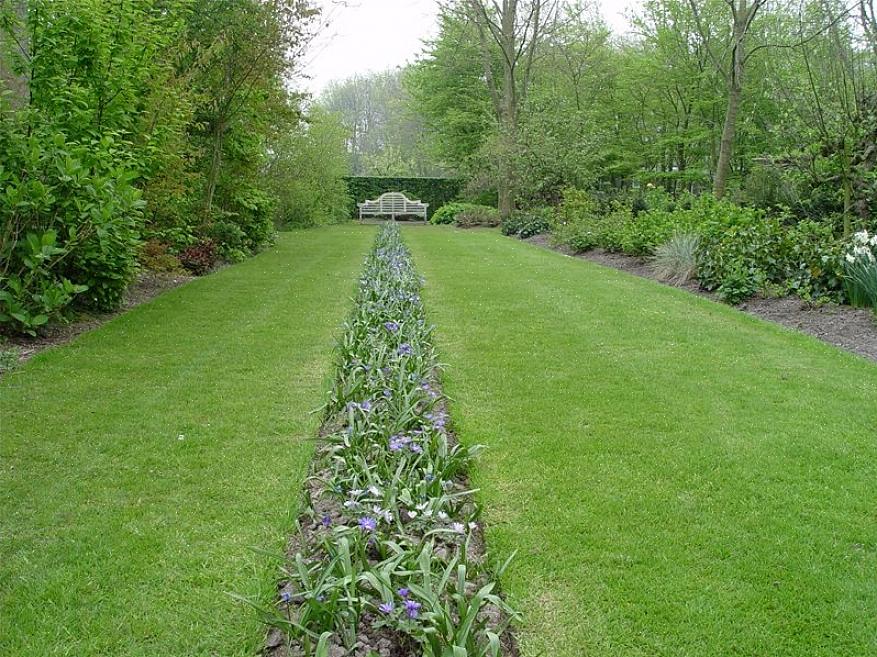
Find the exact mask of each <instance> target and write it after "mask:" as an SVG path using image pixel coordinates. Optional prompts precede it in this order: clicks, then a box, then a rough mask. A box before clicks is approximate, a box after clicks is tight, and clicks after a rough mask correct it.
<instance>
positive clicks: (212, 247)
mask: <svg viewBox="0 0 877 657" xmlns="http://www.w3.org/2000/svg"><path fill="white" fill-rule="evenodd" d="M216 261H217V253H216V244H214V243H213V240H203V241H201V242H198V244H195V245H193V246H190V247H188V248H186V249H185V250H184V251H183V252H182V253H180V262H181V263H182V265H183V267H185V268H186V269H188V270H189V271H190V272H192V273H193V274H195V275H196V276H203V275H204V274H206V273H208V272H210V270H211V269H213V268H214V267H215V266H216Z"/></svg>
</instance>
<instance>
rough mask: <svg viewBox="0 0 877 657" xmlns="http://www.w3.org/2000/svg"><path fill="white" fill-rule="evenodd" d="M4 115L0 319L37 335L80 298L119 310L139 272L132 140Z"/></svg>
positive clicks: (139, 222)
mask: <svg viewBox="0 0 877 657" xmlns="http://www.w3.org/2000/svg"><path fill="white" fill-rule="evenodd" d="M2 118H3V120H2V122H0V150H2V152H3V161H2V165H0V186H2V188H3V191H2V193H0V215H2V216H3V217H4V218H5V221H4V223H3V226H2V227H0V256H2V257H0V259H2V262H3V265H2V270H0V291H2V297H3V301H2V305H0V323H2V324H7V325H8V326H10V328H12V329H13V330H23V331H26V332H28V333H33V332H34V331H35V329H36V328H38V327H39V326H43V325H45V324H47V323H48V322H49V321H52V320H56V319H59V318H61V316H62V315H63V312H64V309H65V308H66V307H67V306H68V305H69V304H70V303H71V302H72V301H73V299H74V297H77V296H78V298H79V299H80V300H81V301H82V303H84V304H85V305H88V306H90V307H93V308H96V309H99V310H110V309H112V308H115V307H116V306H117V305H118V303H119V302H120V300H121V297H122V294H123V292H124V290H125V287H126V286H127V285H128V283H129V282H130V281H131V280H132V278H133V276H134V272H135V270H136V256H137V251H138V248H139V228H140V226H141V225H142V214H141V209H142V205H143V203H142V201H141V200H140V193H139V191H138V190H137V189H136V188H135V187H134V185H133V175H132V173H131V171H130V169H129V168H127V166H126V158H125V152H126V148H127V144H125V143H124V142H120V141H118V140H116V139H114V138H112V137H104V138H102V139H90V140H87V141H84V142H76V141H72V140H70V139H69V138H68V137H67V136H66V135H65V134H63V133H61V132H56V131H54V130H52V129H50V128H48V127H42V126H37V127H34V126H31V125H30V122H29V120H28V116H24V117H17V116H13V115H12V114H9V113H7V114H6V115H4V116H3V117H2ZM86 290H87V294H83V293H84V292H86Z"/></svg>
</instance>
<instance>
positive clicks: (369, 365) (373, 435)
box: [248, 224, 517, 657]
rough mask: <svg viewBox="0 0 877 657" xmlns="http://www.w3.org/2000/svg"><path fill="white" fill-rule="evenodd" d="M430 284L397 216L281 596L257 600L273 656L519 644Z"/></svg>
mask: <svg viewBox="0 0 877 657" xmlns="http://www.w3.org/2000/svg"><path fill="white" fill-rule="evenodd" d="M421 285H422V280H421V279H420V278H419V276H418V275H417V273H416V272H415V270H414V268H413V265H412V263H411V258H410V255H409V253H408V251H407V249H406V248H405V246H404V245H403V244H402V241H401V236H400V233H399V229H398V226H397V225H396V224H387V225H385V226H384V227H383V228H382V229H381V231H380V232H379V234H378V237H377V239H376V243H375V247H374V250H373V251H372V253H371V254H370V255H369V256H368V258H367V260H366V264H365V270H364V274H363V276H362V278H361V279H360V288H359V293H358V296H357V299H356V304H355V308H354V310H353V312H352V314H351V316H350V319H349V320H348V321H347V323H346V324H345V326H344V330H343V334H342V337H341V339H340V341H339V344H338V348H337V372H336V375H335V379H334V383H333V385H332V388H331V392H330V394H329V399H328V401H327V403H326V405H325V407H324V423H323V426H322V429H321V431H320V446H319V448H318V450H317V455H316V458H315V460H314V464H313V467H312V474H311V476H310V477H309V478H308V480H307V483H306V485H305V495H304V497H305V499H304V502H303V506H302V508H303V512H302V514H301V515H300V517H299V519H298V523H297V524H298V527H297V529H298V531H297V533H296V535H295V536H294V537H293V538H292V539H291V541H290V545H289V550H288V560H287V562H286V565H285V566H284V568H283V576H282V579H281V582H280V586H279V600H278V604H277V606H274V607H270V608H265V607H261V606H259V605H256V604H253V603H250V604H253V606H255V607H256V608H257V609H258V610H259V612H260V613H261V615H262V617H263V620H264V621H265V622H266V623H267V624H268V625H269V626H270V628H271V629H270V630H269V633H268V638H267V641H266V653H267V654H269V655H273V656H275V657H281V656H282V657H291V656H295V657H298V656H300V655H301V656H310V655H316V656H317V657H330V656H336V655H337V656H340V655H354V656H355V657H371V656H373V655H380V656H381V657H402V656H407V655H412V656H413V655H425V656H426V657H449V656H453V657H466V656H468V657H498V656H499V655H501V654H502V655H514V654H517V653H516V649H515V644H514V640H513V637H512V635H511V633H510V631H509V627H510V624H511V622H512V620H513V619H514V618H515V617H516V614H515V613H514V612H513V611H512V610H511V609H510V608H509V607H508V606H507V605H506V604H505V603H504V602H503V600H502V599H501V598H500V596H499V595H498V591H497V583H496V579H497V578H498V577H499V575H500V574H501V573H502V571H503V570H504V568H505V565H503V566H502V567H500V568H498V569H496V570H494V569H493V568H492V566H491V564H490V563H489V560H488V559H487V556H486V553H485V550H484V542H483V535H482V528H481V526H480V523H479V517H480V509H479V508H478V505H477V504H476V503H475V501H474V499H473V497H472V495H473V493H474V492H475V491H473V490H470V489H469V486H468V479H467V474H466V473H467V468H468V465H469V463H470V461H471V459H472V458H473V457H474V456H475V455H476V454H477V453H478V452H479V451H480V449H481V448H480V446H471V447H467V446H463V445H461V444H459V443H458V442H457V441H456V439H455V436H454V434H453V432H452V431H451V430H450V429H449V426H448V423H449V418H448V414H447V410H446V400H445V398H444V397H443V395H442V393H441V392H440V389H439V380H438V379H439V376H438V374H439V365H438V361H437V358H436V352H435V349H434V347H433V344H432V339H431V336H432V332H433V327H432V326H429V325H427V323H426V318H425V315H424V309H423V305H422V302H421V298H420V287H421ZM506 565H507V563H506ZM248 602H249V601H248Z"/></svg>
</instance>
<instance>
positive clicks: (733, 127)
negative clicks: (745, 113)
mask: <svg viewBox="0 0 877 657" xmlns="http://www.w3.org/2000/svg"><path fill="white" fill-rule="evenodd" d="M742 97H743V89H742V88H741V86H740V85H739V84H733V85H731V88H730V89H729V90H728V109H727V111H726V112H725V125H724V127H723V128H722V141H721V142H720V144H719V160H718V162H717V163H716V177H715V179H714V180H713V194H714V195H715V197H716V198H717V199H721V198H724V196H725V192H726V191H727V187H728V176H729V175H730V173H731V154H732V153H733V151H734V139H735V137H736V135H737V115H738V114H739V112H740V101H741V99H742Z"/></svg>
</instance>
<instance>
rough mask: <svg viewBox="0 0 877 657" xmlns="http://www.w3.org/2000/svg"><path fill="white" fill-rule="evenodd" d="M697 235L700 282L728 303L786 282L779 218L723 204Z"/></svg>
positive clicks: (785, 242)
mask: <svg viewBox="0 0 877 657" xmlns="http://www.w3.org/2000/svg"><path fill="white" fill-rule="evenodd" d="M701 234H702V242H701V251H700V268H699V271H698V278H699V280H700V283H701V285H703V286H704V287H705V288H706V289H708V290H715V291H716V292H717V293H718V294H719V296H720V297H721V298H722V299H724V300H726V301H728V302H729V303H738V302H740V301H742V300H743V299H745V298H747V297H750V296H752V295H754V294H755V293H756V292H758V291H759V290H760V289H761V288H763V287H764V285H765V284H767V283H770V284H774V285H783V284H784V283H785V282H786V280H787V278H788V273H789V266H788V265H789V257H788V240H787V236H786V230H785V228H784V226H783V223H782V221H781V220H780V219H779V218H777V217H767V216H765V215H764V213H763V212H761V211H759V210H752V209H748V208H741V207H739V206H735V205H732V204H730V203H725V204H722V206H721V210H720V211H719V212H716V213H714V215H713V216H712V217H710V219H709V220H708V221H706V222H705V223H704V225H703V228H702V233H701Z"/></svg>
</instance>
